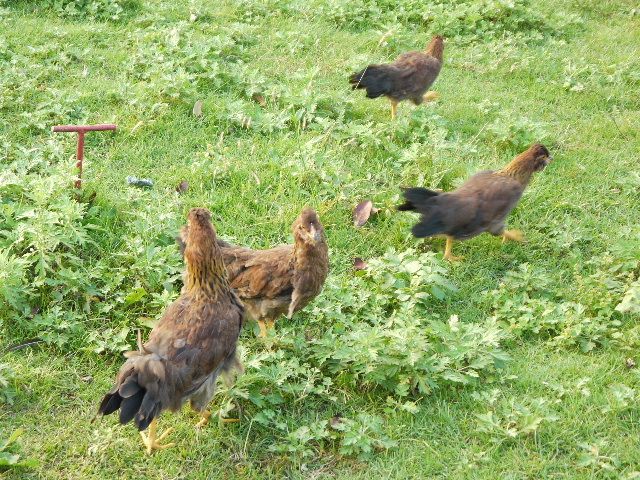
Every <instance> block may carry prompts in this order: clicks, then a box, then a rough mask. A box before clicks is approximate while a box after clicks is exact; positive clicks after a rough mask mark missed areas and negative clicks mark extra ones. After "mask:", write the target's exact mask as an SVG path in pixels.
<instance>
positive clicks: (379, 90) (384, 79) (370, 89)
mask: <svg viewBox="0 0 640 480" xmlns="http://www.w3.org/2000/svg"><path fill="white" fill-rule="evenodd" d="M349 83H351V87H352V88H353V89H354V90H355V89H358V88H365V89H366V90H367V98H378V97H381V96H382V95H387V94H389V93H391V91H392V90H393V77H392V76H391V75H390V72H389V69H388V67H387V66H386V65H369V66H368V67H367V68H365V69H364V70H362V71H360V72H357V73H354V74H353V75H351V77H349Z"/></svg>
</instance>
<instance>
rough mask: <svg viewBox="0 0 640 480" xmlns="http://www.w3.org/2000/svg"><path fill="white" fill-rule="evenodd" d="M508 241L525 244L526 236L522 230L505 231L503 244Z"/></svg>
mask: <svg viewBox="0 0 640 480" xmlns="http://www.w3.org/2000/svg"><path fill="white" fill-rule="evenodd" d="M507 240H511V241H512V242H524V235H523V233H522V232H521V231H520V230H505V231H504V232H502V243H504V242H506V241H507Z"/></svg>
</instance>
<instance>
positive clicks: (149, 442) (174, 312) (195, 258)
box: [98, 208, 244, 453]
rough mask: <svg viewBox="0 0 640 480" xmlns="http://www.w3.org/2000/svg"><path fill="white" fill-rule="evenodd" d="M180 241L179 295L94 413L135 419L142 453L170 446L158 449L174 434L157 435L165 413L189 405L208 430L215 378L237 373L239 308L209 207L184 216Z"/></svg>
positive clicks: (130, 355)
mask: <svg viewBox="0 0 640 480" xmlns="http://www.w3.org/2000/svg"><path fill="white" fill-rule="evenodd" d="M182 240H183V241H184V244H185V249H184V259H185V263H186V272H185V275H184V280H185V281H184V287H183V289H182V292H181V295H180V297H178V299H177V300H176V301H175V302H173V303H172V304H171V305H169V307H168V308H167V310H166V311H165V313H164V315H163V316H162V318H161V319H160V321H159V322H158V324H157V325H156V326H155V327H154V329H153V330H152V331H151V334H150V335H149V340H148V341H147V342H146V343H145V344H144V345H142V346H141V347H140V350H139V351H132V352H128V353H127V354H126V357H127V360H126V361H125V363H124V365H123V366H122V368H121V369H120V372H119V373H118V376H117V378H116V384H115V386H114V387H113V388H112V389H111V390H110V391H109V393H107V394H106V395H105V396H104V398H103V399H102V403H101V404H100V407H99V409H98V413H99V414H102V415H109V414H110V413H113V412H115V411H116V410H118V409H120V423H121V424H126V423H128V422H129V421H131V420H133V421H134V423H135V424H136V426H137V427H138V430H140V434H141V435H142V440H143V442H144V444H145V446H146V448H147V453H151V452H152V451H153V450H154V449H164V448H168V447H170V446H172V445H173V444H162V443H161V442H162V440H164V438H166V436H167V435H168V434H169V433H170V431H171V429H169V430H167V431H166V432H164V433H163V434H162V435H160V436H157V433H156V419H157V417H158V416H159V415H160V414H161V413H162V412H163V411H164V410H172V411H176V410H179V409H180V407H181V406H182V405H183V404H184V403H185V402H186V401H187V400H189V401H190V402H191V407H192V408H193V409H194V410H196V411H197V412H199V413H200V415H201V420H200V422H199V423H198V424H197V426H198V427H200V426H203V425H205V424H206V423H207V421H208V419H209V416H210V415H211V413H210V412H209V411H208V410H207V409H206V408H207V404H208V403H209V401H210V400H211V398H212V397H213V394H214V392H215V387H216V379H217V377H218V374H220V373H222V374H227V375H228V374H230V373H231V371H232V370H241V369H242V366H241V365H240V363H239V361H238V360H237V358H236V343H237V340H238V335H239V334H240V329H241V327H242V321H243V316H244V309H243V307H242V303H241V302H240V300H239V299H238V297H237V296H236V294H235V293H234V292H233V290H232V289H231V288H230V286H229V281H228V279H227V273H226V270H225V267H224V263H223V261H222V253H221V251H220V247H219V246H218V244H217V243H216V233H215V230H214V228H213V225H212V224H211V215H210V213H209V212H208V211H207V210H206V209H203V208H194V209H192V210H191V211H190V212H189V217H188V228H186V229H185V231H184V232H183V236H182ZM147 427H149V434H148V435H145V434H144V433H143V430H146V429H147Z"/></svg>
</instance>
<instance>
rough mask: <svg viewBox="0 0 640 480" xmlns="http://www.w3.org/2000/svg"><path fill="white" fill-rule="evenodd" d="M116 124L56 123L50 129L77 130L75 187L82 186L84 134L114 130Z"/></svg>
mask: <svg viewBox="0 0 640 480" xmlns="http://www.w3.org/2000/svg"><path fill="white" fill-rule="evenodd" d="M115 129H116V125H114V124H112V123H102V124H99V125H56V126H55V127H53V128H52V129H51V130H52V131H53V132H77V133H78V149H77V151H76V159H77V162H76V168H77V169H78V179H77V180H76V183H75V186H76V188H80V187H82V161H83V160H84V134H85V133H87V132H100V131H102V130H115Z"/></svg>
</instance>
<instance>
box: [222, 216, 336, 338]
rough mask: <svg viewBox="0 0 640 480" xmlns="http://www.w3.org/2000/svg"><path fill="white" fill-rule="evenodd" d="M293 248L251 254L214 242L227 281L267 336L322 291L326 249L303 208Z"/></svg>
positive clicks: (320, 230) (320, 232)
mask: <svg viewBox="0 0 640 480" xmlns="http://www.w3.org/2000/svg"><path fill="white" fill-rule="evenodd" d="M291 229H292V231H293V238H294V243H293V245H281V246H278V247H274V248H271V249H269V250H251V249H250V248H244V247H236V246H233V245H229V244H228V243H226V242H222V241H221V240H218V244H219V245H220V246H221V247H222V255H223V258H224V263H225V265H226V267H227V271H228V272H229V282H230V283H231V286H232V287H233V288H234V289H236V291H237V292H238V295H239V296H240V298H241V299H242V301H243V303H244V305H245V307H246V309H247V313H248V314H249V316H250V317H251V318H253V319H254V320H255V321H257V322H258V325H259V327H260V336H261V337H265V336H266V335H267V330H268V329H269V328H272V327H273V325H274V322H275V320H276V319H277V318H278V317H279V316H280V315H282V314H286V316H287V317H288V318H291V317H292V316H293V314H294V313H296V312H297V311H299V310H301V309H303V308H304V307H305V306H306V305H307V304H308V303H309V302H310V301H311V300H313V299H314V298H315V297H316V296H317V295H318V294H319V293H320V291H321V290H322V286H323V285H324V281H325V279H326V278H327V273H328V271H329V247H328V245H327V240H326V238H325V234H324V228H323V227H322V224H321V223H320V219H319V218H318V214H317V213H316V212H315V211H314V210H312V209H311V208H305V209H304V210H303V211H302V213H301V214H300V216H298V218H297V219H296V220H295V222H293V225H292V228H291Z"/></svg>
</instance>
